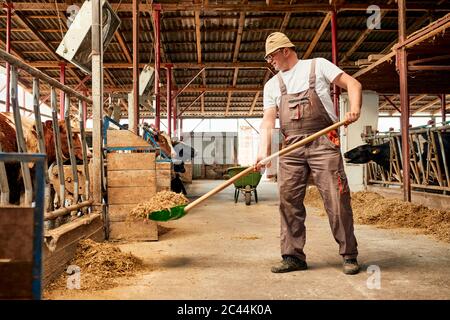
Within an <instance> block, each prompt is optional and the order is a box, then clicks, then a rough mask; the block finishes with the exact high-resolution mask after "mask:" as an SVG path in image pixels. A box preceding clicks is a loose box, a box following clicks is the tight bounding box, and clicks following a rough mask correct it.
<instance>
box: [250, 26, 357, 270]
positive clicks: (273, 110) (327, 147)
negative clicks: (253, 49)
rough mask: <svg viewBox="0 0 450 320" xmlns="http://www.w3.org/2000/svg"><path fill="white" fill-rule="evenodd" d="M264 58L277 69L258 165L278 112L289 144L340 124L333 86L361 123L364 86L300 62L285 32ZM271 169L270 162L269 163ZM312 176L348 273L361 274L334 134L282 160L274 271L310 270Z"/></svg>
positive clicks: (325, 65)
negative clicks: (308, 216) (307, 220)
mask: <svg viewBox="0 0 450 320" xmlns="http://www.w3.org/2000/svg"><path fill="white" fill-rule="evenodd" d="M265 59H266V61H267V62H269V63H270V64H271V65H272V66H273V67H274V69H275V70H277V71H279V72H278V73H277V74H276V75H275V76H274V77H272V78H271V79H270V80H269V81H267V83H266V84H265V86H264V117H263V121H262V124H261V141H260V148H259V152H258V159H257V165H256V166H255V170H259V169H260V167H263V166H264V165H263V164H259V163H258V162H259V161H260V160H261V159H263V158H264V157H266V156H267V155H269V154H270V153H271V152H270V150H271V145H270V142H271V130H272V129H273V128H275V120H276V117H277V112H278V114H279V119H280V129H281V133H282V135H283V138H284V140H283V146H288V145H290V144H292V143H295V142H297V141H299V140H302V139H304V138H305V137H307V136H309V135H311V134H313V133H315V132H317V131H319V130H321V129H324V128H326V127H328V126H330V125H331V124H333V123H334V122H336V121H338V118H337V116H336V112H335V110H334V106H333V102H332V100H331V95H330V84H331V83H333V84H336V85H337V86H339V87H341V88H344V89H346V90H347V92H348V96H349V100H350V110H351V111H350V112H348V113H346V114H345V120H346V124H350V123H352V122H354V121H356V120H358V118H359V115H360V109H361V84H360V83H359V82H358V81H357V80H355V79H354V78H352V77H351V76H349V75H348V74H346V73H345V72H343V71H342V70H341V69H340V68H338V67H337V66H336V65H334V64H332V63H331V62H329V61H328V60H325V59H323V58H315V59H309V60H299V59H298V58H297V54H296V52H295V48H294V45H293V44H292V42H291V41H290V40H289V39H288V37H287V36H286V35H285V34H283V33H281V32H274V33H272V34H270V35H269V36H268V38H267V40H266V55H265ZM267 166H269V164H267ZM310 174H311V175H312V178H313V180H314V183H315V185H316V186H317V188H318V190H319V192H320V194H321V196H322V199H323V202H324V206H325V210H326V212H327V215H328V218H329V222H330V226H331V231H332V232H333V236H334V239H335V240H336V242H337V243H338V244H339V254H340V255H341V256H342V258H343V271H344V273H345V274H357V273H358V272H359V269H360V268H359V265H358V262H357V260H356V257H357V255H358V250H357V242H356V238H355V235H354V232H353V212H352V208H351V205H350V190H349V187H348V183H347V177H346V175H345V172H344V166H343V160H342V155H341V152H340V147H339V135H338V133H337V132H336V131H333V132H331V133H330V134H328V135H323V136H321V137H320V138H318V139H316V140H314V141H313V142H310V143H309V144H307V145H305V146H303V147H300V148H298V149H296V150H295V151H293V152H291V153H289V154H287V155H285V156H282V157H280V159H279V172H278V186H279V194H280V215H281V234H280V235H281V237H280V238H281V256H282V258H283V260H282V261H281V263H280V264H279V265H277V266H274V267H273V268H272V272H274V273H281V272H290V271H295V270H305V269H307V264H306V256H305V253H304V252H303V247H304V245H305V241H306V230H305V218H306V211H305V207H304V205H303V199H304V197H305V192H306V186H307V181H308V177H309V175H310Z"/></svg>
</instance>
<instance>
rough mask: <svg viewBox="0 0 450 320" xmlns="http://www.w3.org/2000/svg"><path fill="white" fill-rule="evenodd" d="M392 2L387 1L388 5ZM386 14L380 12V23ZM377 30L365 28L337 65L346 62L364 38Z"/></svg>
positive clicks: (385, 12)
mask: <svg viewBox="0 0 450 320" xmlns="http://www.w3.org/2000/svg"><path fill="white" fill-rule="evenodd" d="M392 2H394V0H389V2H388V3H389V4H390V3H392ZM387 13H388V12H387V11H386V10H382V11H381V16H380V21H382V20H383V17H384V16H385V15H386V14H387ZM374 30H377V29H374V28H367V29H366V30H364V31H363V32H362V33H361V34H360V35H359V37H358V39H357V40H356V41H355V43H354V44H353V45H352V46H351V48H350V49H348V51H347V52H346V53H344V56H343V57H342V59H341V60H340V61H339V63H343V62H345V61H347V60H348V59H349V58H350V56H351V55H352V54H353V53H355V51H356V50H357V49H358V48H359V47H360V46H361V44H362V43H363V42H364V40H366V38H367V37H368V36H369V34H370V33H371V32H372V31H374Z"/></svg>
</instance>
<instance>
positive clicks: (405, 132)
mask: <svg viewBox="0 0 450 320" xmlns="http://www.w3.org/2000/svg"><path fill="white" fill-rule="evenodd" d="M398 36H399V39H398V42H399V43H398V47H397V71H398V73H399V77H400V105H401V111H402V112H401V119H400V127H401V134H402V168H403V179H402V180H403V181H402V182H403V200H404V201H408V202H411V180H410V166H409V96H408V58H407V55H406V48H405V47H404V46H403V43H404V41H405V40H406V4H405V0H398Z"/></svg>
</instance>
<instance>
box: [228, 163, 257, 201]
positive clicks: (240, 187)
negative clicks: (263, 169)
mask: <svg viewBox="0 0 450 320" xmlns="http://www.w3.org/2000/svg"><path fill="white" fill-rule="evenodd" d="M247 168H248V167H241V166H239V167H231V168H228V169H227V173H228V175H229V176H230V177H234V176H235V175H237V174H238V173H239V172H241V171H244V170H245V169H247ZM261 177H262V175H261V173H260V172H257V171H255V172H251V173H249V174H248V175H246V176H243V177H241V178H239V179H237V180H235V181H234V188H235V189H234V203H237V202H238V199H239V194H240V193H243V194H244V198H245V204H246V205H248V206H249V205H250V203H251V202H252V192H253V193H254V195H255V202H256V203H258V192H257V191H256V187H257V186H258V184H259V181H260V180H261Z"/></svg>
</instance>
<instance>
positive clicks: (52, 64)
mask: <svg viewBox="0 0 450 320" xmlns="http://www.w3.org/2000/svg"><path fill="white" fill-rule="evenodd" d="M29 64H30V65H31V66H33V67H35V68H53V69H58V70H59V63H58V61H32V62H30V63H29ZM171 64H172V65H173V69H202V68H207V69H235V68H240V69H267V68H268V67H269V64H268V63H266V62H204V63H201V64H198V63H195V62H194V63H192V62H176V63H171ZM145 65H146V63H139V68H144V66H145ZM166 65H167V63H161V68H165V67H166ZM103 67H104V68H108V69H131V68H132V67H133V65H132V64H131V63H128V62H104V63H103ZM66 68H77V67H76V66H74V65H72V64H70V65H67V66H66Z"/></svg>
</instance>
